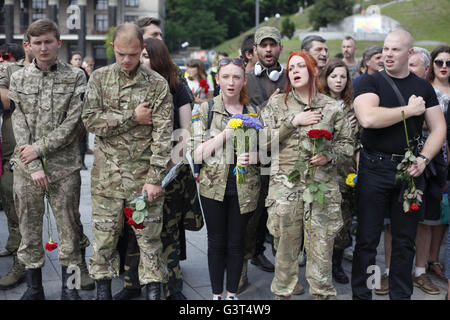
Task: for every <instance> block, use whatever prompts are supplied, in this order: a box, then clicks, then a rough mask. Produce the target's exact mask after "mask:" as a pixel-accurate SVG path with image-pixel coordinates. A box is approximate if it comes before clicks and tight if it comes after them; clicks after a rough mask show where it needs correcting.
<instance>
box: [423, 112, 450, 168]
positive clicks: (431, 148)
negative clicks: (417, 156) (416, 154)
mask: <svg viewBox="0 0 450 320" xmlns="http://www.w3.org/2000/svg"><path fill="white" fill-rule="evenodd" d="M425 122H426V123H427V126H428V129H429V130H430V135H429V136H428V138H427V141H426V142H425V145H424V146H423V150H422V154H423V155H424V156H426V157H427V158H428V159H432V158H434V156H436V154H437V153H438V152H439V150H440V149H441V147H442V144H443V143H444V141H445V136H446V134H447V124H446V122H445V118H444V114H443V113H442V110H441V108H440V107H439V105H437V106H434V107H431V108H428V109H427V111H425Z"/></svg>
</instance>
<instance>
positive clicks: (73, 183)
mask: <svg viewBox="0 0 450 320" xmlns="http://www.w3.org/2000/svg"><path fill="white" fill-rule="evenodd" d="M80 188H81V177H80V172H79V171H77V172H74V173H73V174H71V175H69V176H67V177H65V178H64V179H61V180H59V181H57V182H53V183H52V184H51V192H50V206H51V210H52V212H53V216H54V217H55V221H56V227H57V230H58V238H59V243H58V251H59V255H58V258H59V263H60V265H61V266H66V267H67V266H70V265H78V264H80V263H81V259H82V257H81V249H82V248H85V247H87V246H89V239H88V238H87V237H86V236H85V235H84V234H83V227H82V224H81V220H80V212H79V205H80ZM13 189H14V202H15V205H16V209H17V211H16V212H17V213H18V216H19V227H20V234H21V235H22V240H21V242H20V247H19V250H18V252H17V256H18V258H19V261H20V262H21V263H22V264H23V265H24V266H25V268H27V269H34V268H41V267H42V266H43V265H44V263H45V254H44V249H43V246H42V229H43V216H44V213H45V205H44V189H43V188H42V187H37V186H35V185H34V184H33V182H32V181H31V180H30V179H28V178H25V177H24V176H22V175H21V174H20V173H15V174H14V187H13Z"/></svg>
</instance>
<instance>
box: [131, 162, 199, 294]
mask: <svg viewBox="0 0 450 320" xmlns="http://www.w3.org/2000/svg"><path fill="white" fill-rule="evenodd" d="M190 174H191V173H190V169H189V167H188V166H183V167H182V168H181V170H180V173H179V174H178V176H177V177H176V178H175V179H174V180H173V181H172V182H171V183H170V184H169V185H167V187H166V188H165V190H164V206H163V227H162V232H161V241H162V244H163V256H164V258H165V259H166V261H167V269H168V272H169V280H168V282H167V283H166V284H165V285H164V293H165V296H166V297H168V296H170V295H173V294H175V293H178V292H182V291H183V274H182V272H181V268H180V260H181V258H182V253H181V252H182V251H185V250H182V249H183V248H182V246H183V244H182V243H181V242H182V241H181V237H182V236H183V234H184V228H182V225H183V220H184V219H183V217H184V215H185V213H186V211H189V210H190V208H191V207H192V203H191V201H193V200H194V199H192V193H191V192H190V191H192V189H191V190H189V188H195V182H194V181H193V179H192V178H191V177H190ZM135 242H136V240H135V239H134V235H129V240H128V244H127V255H126V258H125V275H124V286H125V287H127V288H130V289H137V288H139V287H140V286H139V283H138V282H137V281H136V280H137V278H138V269H137V265H138V264H139V247H138V246H137V243H136V244H135ZM184 245H185V244H184Z"/></svg>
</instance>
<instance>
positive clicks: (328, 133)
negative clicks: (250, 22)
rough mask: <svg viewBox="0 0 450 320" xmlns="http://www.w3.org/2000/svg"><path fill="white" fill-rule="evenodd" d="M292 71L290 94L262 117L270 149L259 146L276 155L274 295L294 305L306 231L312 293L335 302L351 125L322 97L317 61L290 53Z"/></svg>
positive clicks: (271, 198)
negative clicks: (334, 264) (341, 172)
mask: <svg viewBox="0 0 450 320" xmlns="http://www.w3.org/2000/svg"><path fill="white" fill-rule="evenodd" d="M286 72H287V77H288V79H289V81H288V83H287V87H286V93H284V94H279V95H276V96H274V97H273V98H272V99H270V100H269V103H268V104H267V106H266V107H265V108H264V109H263V110H262V112H261V117H262V119H263V122H264V133H267V135H268V140H267V141H269V142H270V143H269V144H266V143H264V141H263V140H262V141H260V144H261V147H262V148H263V147H264V148H265V147H266V146H267V147H270V149H271V151H272V171H271V177H270V183H269V194H268V196H267V199H266V206H267V207H268V209H267V210H268V213H269V219H268V221H267V226H268V229H269V231H270V233H271V234H272V235H273V236H274V247H275V249H276V256H275V276H274V279H273V281H272V285H271V290H272V292H273V293H274V294H275V299H279V300H281V299H289V298H290V296H291V294H292V292H293V290H294V288H295V286H296V284H297V281H298V262H297V258H298V255H299V253H300V244H301V239H302V236H303V232H302V230H303V227H304V228H305V232H306V234H305V249H306V252H307V254H308V259H307V264H306V279H307V280H308V283H309V286H310V294H311V295H313V296H314V298H315V299H332V298H334V297H335V296H336V290H335V289H334V287H333V283H332V276H331V257H332V254H333V243H334V238H335V236H336V234H337V232H338V231H339V230H340V229H341V228H342V224H343V223H342V216H341V207H340V206H341V194H340V192H339V185H338V173H337V166H338V165H339V164H340V163H342V161H343V160H344V159H345V158H347V157H351V156H352V155H353V140H352V132H351V127H350V122H349V121H348V118H347V117H346V114H345V112H344V109H343V107H342V105H341V104H339V103H338V102H337V101H336V100H334V99H332V98H330V97H327V96H325V95H323V94H321V93H318V92H317V89H316V88H317V71H316V62H315V60H314V58H313V57H312V56H311V55H309V54H308V53H305V52H292V53H291V54H290V56H289V59H288V63H287V70H286ZM277 141H278V142H279V143H278V144H277V143H276V142H277ZM276 146H279V150H278V152H277V150H276V149H275V147H276ZM318 151H320V152H318ZM313 185H314V186H315V187H314V188H313V187H312V186H313Z"/></svg>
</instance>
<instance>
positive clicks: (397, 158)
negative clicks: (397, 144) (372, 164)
mask: <svg viewBox="0 0 450 320" xmlns="http://www.w3.org/2000/svg"><path fill="white" fill-rule="evenodd" d="M364 151H365V152H367V153H368V154H370V155H372V156H375V157H377V158H380V160H391V161H393V162H397V163H400V162H402V160H403V159H404V158H405V155H404V154H395V153H384V152H379V151H373V150H369V149H366V148H364Z"/></svg>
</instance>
